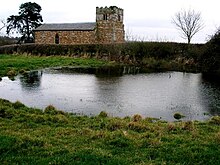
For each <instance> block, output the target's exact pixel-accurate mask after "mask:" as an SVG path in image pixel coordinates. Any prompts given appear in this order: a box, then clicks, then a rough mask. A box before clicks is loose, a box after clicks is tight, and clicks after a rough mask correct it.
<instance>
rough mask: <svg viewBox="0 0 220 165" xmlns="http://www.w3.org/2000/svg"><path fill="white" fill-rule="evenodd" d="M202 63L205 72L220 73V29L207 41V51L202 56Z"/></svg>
mask: <svg viewBox="0 0 220 165" xmlns="http://www.w3.org/2000/svg"><path fill="white" fill-rule="evenodd" d="M200 65H201V67H202V70H203V72H207V73H218V74H219V75H220V29H219V30H217V32H216V33H215V34H214V35H213V36H212V37H211V39H210V40H209V41H208V42H207V43H206V45H205V51H204V53H203V54H202V55H201V58H200Z"/></svg>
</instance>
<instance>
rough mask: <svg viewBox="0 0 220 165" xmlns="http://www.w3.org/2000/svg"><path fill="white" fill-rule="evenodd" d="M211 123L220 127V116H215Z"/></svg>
mask: <svg viewBox="0 0 220 165" xmlns="http://www.w3.org/2000/svg"><path fill="white" fill-rule="evenodd" d="M210 123H212V124H216V125H220V116H213V117H212V118H211V120H210Z"/></svg>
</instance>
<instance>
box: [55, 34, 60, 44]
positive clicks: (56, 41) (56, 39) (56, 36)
mask: <svg viewBox="0 0 220 165" xmlns="http://www.w3.org/2000/svg"><path fill="white" fill-rule="evenodd" d="M59 43H60V37H59V34H56V35H55V44H59Z"/></svg>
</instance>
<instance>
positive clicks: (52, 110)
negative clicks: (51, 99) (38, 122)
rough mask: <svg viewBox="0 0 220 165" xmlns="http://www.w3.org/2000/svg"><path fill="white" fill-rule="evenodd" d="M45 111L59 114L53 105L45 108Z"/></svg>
mask: <svg viewBox="0 0 220 165" xmlns="http://www.w3.org/2000/svg"><path fill="white" fill-rule="evenodd" d="M44 113H46V114H50V115H56V114H58V111H57V110H56V108H55V107H54V106H53V105H48V106H47V107H46V108H45V109H44Z"/></svg>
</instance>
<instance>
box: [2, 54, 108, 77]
mask: <svg viewBox="0 0 220 165" xmlns="http://www.w3.org/2000/svg"><path fill="white" fill-rule="evenodd" d="M104 65H109V62H106V61H102V60H98V59H94V58H89V59H83V58H73V57H63V56H48V57H46V56H41V57H40V56H25V55H1V54H0V76H6V75H8V74H9V75H8V76H10V74H11V73H13V74H14V73H16V74H18V73H19V72H23V71H26V70H27V71H28V70H35V69H42V68H47V67H56V66H59V67H60V66H82V67H100V66H104Z"/></svg>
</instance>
